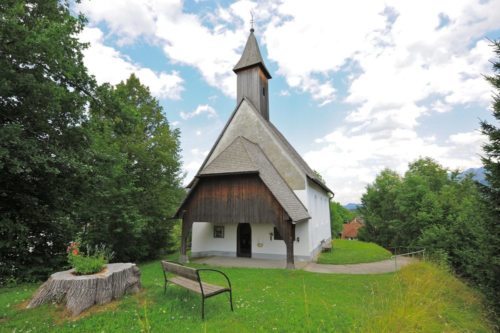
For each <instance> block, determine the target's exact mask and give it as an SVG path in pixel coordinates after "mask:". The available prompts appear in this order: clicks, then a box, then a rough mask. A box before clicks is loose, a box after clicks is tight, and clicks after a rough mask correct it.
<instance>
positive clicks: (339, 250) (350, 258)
mask: <svg viewBox="0 0 500 333" xmlns="http://www.w3.org/2000/svg"><path fill="white" fill-rule="evenodd" d="M332 244H333V248H332V252H325V253H321V254H320V256H319V258H318V263H320V264H333V265H344V264H359V263H365V262H374V261H380V260H385V259H389V258H390V257H391V253H390V252H389V251H387V250H386V249H384V248H383V247H380V246H378V245H377V244H374V243H366V242H361V241H356V240H345V239H334V240H333V241H332Z"/></svg>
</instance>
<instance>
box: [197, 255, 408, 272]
mask: <svg viewBox="0 0 500 333" xmlns="http://www.w3.org/2000/svg"><path fill="white" fill-rule="evenodd" d="M415 260H416V259H413V258H408V257H398V258H397V260H396V263H395V261H394V259H390V260H383V261H377V262H371V263H366V264H352V265H324V264H317V263H314V262H304V261H299V262H296V263H295V267H296V268H297V269H303V270H305V271H308V272H315V273H330V274H382V273H391V272H395V271H396V270H398V269H400V268H401V267H403V266H406V265H408V264H409V263H411V262H414V261H415ZM192 261H193V262H195V263H198V264H207V265H211V266H219V267H247V268H285V267H286V261H285V260H269V259H255V258H234V257H206V258H194V259H192Z"/></svg>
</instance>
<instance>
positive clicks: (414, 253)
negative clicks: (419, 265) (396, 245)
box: [391, 249, 425, 271]
mask: <svg viewBox="0 0 500 333" xmlns="http://www.w3.org/2000/svg"><path fill="white" fill-rule="evenodd" d="M398 257H410V258H415V257H419V258H421V259H423V260H425V249H421V250H417V251H411V252H406V253H400V254H394V255H392V256H391V259H394V267H395V268H396V271H397V270H398Z"/></svg>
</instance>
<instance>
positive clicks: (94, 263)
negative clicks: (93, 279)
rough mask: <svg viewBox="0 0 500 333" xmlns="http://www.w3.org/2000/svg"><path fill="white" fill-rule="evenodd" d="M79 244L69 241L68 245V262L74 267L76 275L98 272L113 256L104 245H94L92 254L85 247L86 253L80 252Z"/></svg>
mask: <svg viewBox="0 0 500 333" xmlns="http://www.w3.org/2000/svg"><path fill="white" fill-rule="evenodd" d="M79 246H80V243H79V242H71V244H70V246H69V247H68V262H69V263H70V264H71V267H72V268H74V270H75V273H76V275H89V274H95V273H99V272H100V271H102V270H103V268H104V265H106V264H107V263H108V262H109V260H111V259H112V257H113V253H112V252H109V251H108V250H107V249H106V247H105V246H104V245H101V246H98V247H97V246H96V247H95V249H94V253H93V254H92V253H91V251H90V248H89V247H87V254H86V255H85V254H84V253H81V252H80V248H79Z"/></svg>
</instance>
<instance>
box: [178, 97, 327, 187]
mask: <svg viewBox="0 0 500 333" xmlns="http://www.w3.org/2000/svg"><path fill="white" fill-rule="evenodd" d="M244 101H246V102H247V103H248V104H249V105H250V107H251V109H252V110H253V111H254V112H255V113H256V114H257V115H258V117H259V118H260V119H261V120H262V123H263V124H264V126H266V127H267V128H268V129H269V131H270V132H271V133H272V134H273V135H274V137H276V139H277V140H278V142H279V143H280V144H281V146H282V147H283V148H284V149H285V150H286V151H287V153H288V155H289V156H290V157H291V158H292V159H293V160H294V161H295V163H296V164H297V165H298V167H299V168H300V169H301V170H302V172H304V173H305V174H306V176H307V177H308V178H309V179H311V180H312V181H314V182H315V183H316V184H318V185H319V186H320V187H321V188H323V189H324V190H325V191H327V192H329V193H332V194H333V191H332V190H331V189H330V188H329V187H328V186H326V185H325V184H324V183H323V182H322V181H321V180H319V179H318V177H317V176H316V174H315V173H314V171H313V170H312V169H311V168H310V167H309V165H308V164H307V162H306V161H304V159H303V158H302V156H300V154H299V153H298V152H297V151H296V150H295V148H293V146H292V145H291V144H290V143H289V142H288V140H287V139H286V138H285V136H284V135H283V134H281V132H280V131H279V130H278V129H277V128H276V127H275V126H274V125H273V124H272V123H271V122H270V121H267V120H265V119H264V117H263V116H262V115H261V114H260V112H258V111H257V110H256V109H255V106H254V105H253V104H252V102H251V101H249V100H248V99H247V98H243V99H242V100H241V101H240V103H239V104H238V105H237V106H236V108H235V109H234V111H233V113H232V114H231V116H230V117H229V120H228V121H227V123H226V125H225V126H224V128H223V129H222V132H221V133H220V134H219V137H218V138H217V140H216V141H215V144H214V145H213V146H212V149H211V150H210V152H209V154H208V155H207V157H206V158H205V160H204V161H203V164H202V165H201V167H200V171H201V170H203V169H204V167H205V165H206V163H207V161H208V160H209V158H210V156H211V155H212V153H213V152H214V149H215V147H217V145H218V144H219V141H220V140H221V138H222V136H223V135H224V132H225V131H226V129H227V127H228V126H229V124H230V123H231V121H232V120H233V118H234V116H235V115H236V112H238V110H239V108H240V106H241V104H242V103H243V102H244ZM200 171H199V172H200ZM199 172H198V174H199ZM195 179H196V178H194V179H193V180H192V181H191V182H190V183H189V184H188V186H187V187H188V188H191V187H192V186H193V185H194V182H195Z"/></svg>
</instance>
